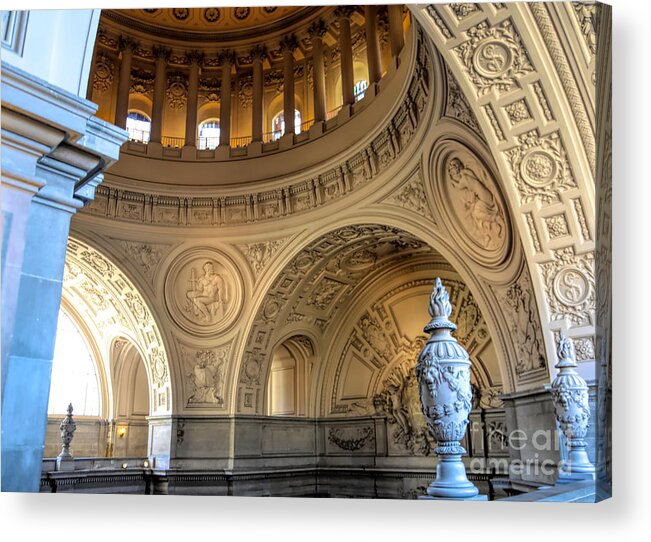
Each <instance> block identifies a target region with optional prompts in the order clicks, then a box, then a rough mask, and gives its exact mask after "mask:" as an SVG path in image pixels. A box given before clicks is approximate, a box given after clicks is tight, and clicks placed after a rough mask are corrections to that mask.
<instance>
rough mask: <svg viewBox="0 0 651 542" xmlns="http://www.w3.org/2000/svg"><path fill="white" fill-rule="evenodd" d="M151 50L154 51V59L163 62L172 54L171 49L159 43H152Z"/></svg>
mask: <svg viewBox="0 0 651 542" xmlns="http://www.w3.org/2000/svg"><path fill="white" fill-rule="evenodd" d="M152 52H153V53H154V58H155V59H156V61H158V60H162V61H164V62H167V61H168V60H169V59H170V56H171V55H172V50H171V49H169V48H167V47H161V46H159V45H154V48H153V49H152Z"/></svg>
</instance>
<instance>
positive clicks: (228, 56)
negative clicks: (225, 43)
mask: <svg viewBox="0 0 651 542" xmlns="http://www.w3.org/2000/svg"><path fill="white" fill-rule="evenodd" d="M217 58H218V59H219V64H220V65H221V66H222V67H223V66H224V64H228V65H229V66H233V65H234V64H235V59H236V57H235V52H234V51H231V50H230V49H225V50H224V51H221V52H220V53H219V54H218V55H217Z"/></svg>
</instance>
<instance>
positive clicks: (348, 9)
mask: <svg viewBox="0 0 651 542" xmlns="http://www.w3.org/2000/svg"><path fill="white" fill-rule="evenodd" d="M354 12H355V8H354V7H352V6H339V7H338V8H337V9H335V16H336V17H337V18H338V19H350V17H351V16H352V14H353V13H354Z"/></svg>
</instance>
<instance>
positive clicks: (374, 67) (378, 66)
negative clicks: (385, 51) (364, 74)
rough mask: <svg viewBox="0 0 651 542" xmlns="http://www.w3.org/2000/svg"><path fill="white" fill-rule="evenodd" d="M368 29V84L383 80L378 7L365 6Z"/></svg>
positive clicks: (365, 19) (365, 20)
mask: <svg viewBox="0 0 651 542" xmlns="http://www.w3.org/2000/svg"><path fill="white" fill-rule="evenodd" d="M364 22H365V27H366V58H367V63H368V84H369V86H370V85H372V84H373V83H377V82H378V81H379V80H380V79H381V78H382V61H381V58H380V39H379V37H378V33H377V6H375V5H367V6H364Z"/></svg>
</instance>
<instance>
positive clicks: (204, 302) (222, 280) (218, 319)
mask: <svg viewBox="0 0 651 542" xmlns="http://www.w3.org/2000/svg"><path fill="white" fill-rule="evenodd" d="M242 290H243V286H242V280H241V278H240V275H239V272H238V270H237V268H236V266H235V264H234V263H233V261H232V260H231V259H230V258H229V257H228V256H226V255H225V254H222V253H219V252H217V251H216V250H212V249H193V250H190V251H188V252H185V253H184V254H182V255H181V256H179V257H178V258H177V259H176V260H175V261H174V262H173V264H172V265H171V266H170V270H169V272H168V274H167V277H166V279H165V302H166V304H167V308H168V311H169V313H170V316H171V317H172V318H173V320H174V321H175V322H176V323H177V324H178V325H179V326H180V327H181V328H183V329H184V330H185V331H188V332H189V333H192V334H197V335H207V334H213V333H217V332H220V331H224V330H226V329H227V328H228V327H229V326H230V325H231V324H232V323H233V322H234V320H235V318H236V317H237V315H238V314H239V312H240V309H241V307H242Z"/></svg>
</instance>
